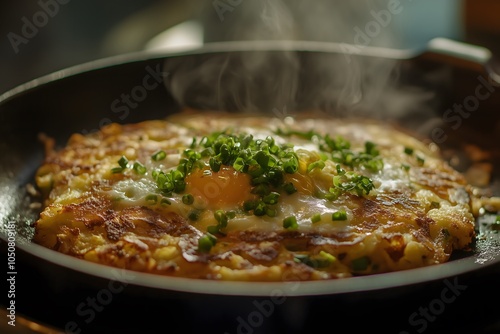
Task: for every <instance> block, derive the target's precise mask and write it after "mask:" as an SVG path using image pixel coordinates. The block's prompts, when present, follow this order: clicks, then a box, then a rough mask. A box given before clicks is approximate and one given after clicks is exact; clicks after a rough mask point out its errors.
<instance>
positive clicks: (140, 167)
mask: <svg viewBox="0 0 500 334" xmlns="http://www.w3.org/2000/svg"><path fill="white" fill-rule="evenodd" d="M133 169H134V171H135V172H136V173H137V174H140V175H144V174H146V171H147V170H146V167H145V166H144V165H143V164H141V163H140V162H138V161H136V162H134V166H133Z"/></svg>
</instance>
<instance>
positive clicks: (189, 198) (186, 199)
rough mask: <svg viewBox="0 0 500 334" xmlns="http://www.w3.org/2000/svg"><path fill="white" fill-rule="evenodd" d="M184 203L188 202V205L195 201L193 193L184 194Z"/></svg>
mask: <svg viewBox="0 0 500 334" xmlns="http://www.w3.org/2000/svg"><path fill="white" fill-rule="evenodd" d="M182 203H184V204H186V205H191V204H193V203H194V197H193V195H191V194H184V195H183V196H182Z"/></svg>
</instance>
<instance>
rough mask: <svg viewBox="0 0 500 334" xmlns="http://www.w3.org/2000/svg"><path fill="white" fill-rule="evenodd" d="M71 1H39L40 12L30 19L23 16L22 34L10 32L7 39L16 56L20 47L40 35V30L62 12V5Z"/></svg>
mask: <svg viewBox="0 0 500 334" xmlns="http://www.w3.org/2000/svg"><path fill="white" fill-rule="evenodd" d="M69 2H70V0H39V1H38V6H39V7H40V10H39V11H37V12H35V13H34V14H33V16H32V17H31V19H30V18H28V17H26V16H23V17H22V18H21V22H22V26H21V31H20V34H16V33H15V32H9V33H8V34H7V38H8V39H9V42H10V45H11V46H12V49H13V50H14V52H15V53H16V54H18V53H19V47H20V46H21V45H22V44H24V45H26V44H28V43H29V41H30V40H32V39H33V38H35V37H36V36H37V35H38V32H39V31H40V29H42V28H43V27H45V26H46V25H47V24H48V23H49V21H50V19H51V18H53V17H55V16H56V15H57V14H58V13H59V10H60V6H61V5H66V4H67V3H69Z"/></svg>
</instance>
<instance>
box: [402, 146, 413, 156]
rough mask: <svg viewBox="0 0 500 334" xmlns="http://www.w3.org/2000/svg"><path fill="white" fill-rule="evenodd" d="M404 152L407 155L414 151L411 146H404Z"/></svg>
mask: <svg viewBox="0 0 500 334" xmlns="http://www.w3.org/2000/svg"><path fill="white" fill-rule="evenodd" d="M404 152H405V154H407V155H412V154H413V152H414V150H413V149H412V148H411V147H405V148H404Z"/></svg>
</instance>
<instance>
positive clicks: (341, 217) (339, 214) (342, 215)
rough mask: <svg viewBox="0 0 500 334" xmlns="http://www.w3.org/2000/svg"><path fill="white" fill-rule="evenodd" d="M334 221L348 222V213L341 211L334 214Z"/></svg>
mask: <svg viewBox="0 0 500 334" xmlns="http://www.w3.org/2000/svg"><path fill="white" fill-rule="evenodd" d="M332 220H347V213H346V212H345V211H344V210H339V211H337V212H334V213H332Z"/></svg>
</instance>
